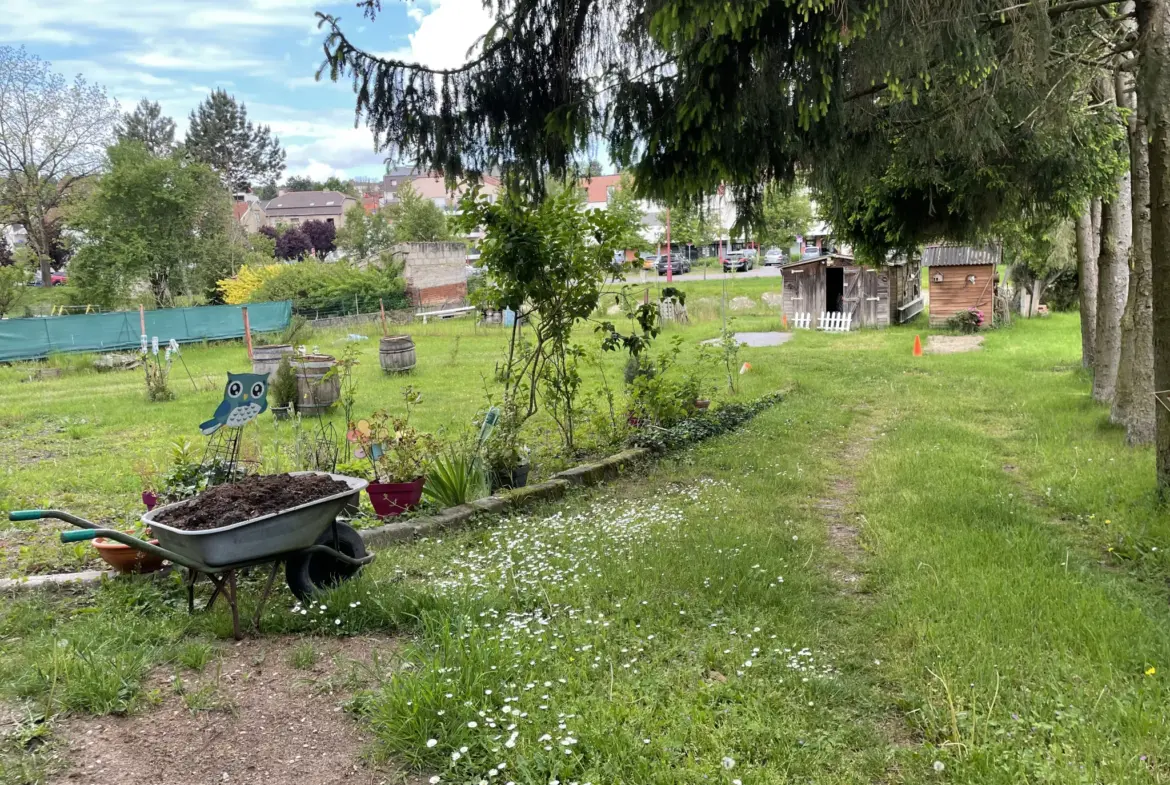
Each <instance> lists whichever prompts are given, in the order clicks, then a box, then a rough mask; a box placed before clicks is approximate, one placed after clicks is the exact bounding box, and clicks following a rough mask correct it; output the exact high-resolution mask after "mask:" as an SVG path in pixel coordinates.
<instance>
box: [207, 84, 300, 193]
mask: <svg viewBox="0 0 1170 785" xmlns="http://www.w3.org/2000/svg"><path fill="white" fill-rule="evenodd" d="M186 144H187V151H188V152H189V153H190V154H191V155H192V156H193V157H194V158H195V159H197V160H199V161H202V162H203V163H205V164H207V165H208V166H210V167H211V168H212V169H214V170H215V171H216V172H219V175H220V177H221V178H222V179H223V183H224V185H225V186H227V187H228V188H229V189H231V190H232V191H246V190H248V188H249V186H250V185H251V184H252V183H255V182H260V183H270V182H273V181H275V180H277V179H278V178H279V177H280V174H281V172H283V171H284V158H285V154H284V149H283V148H281V146H280V140H279V139H277V138H276V137H275V136H273V135H272V132H271V130H270V129H269V128H268V126H266V125H262V126H258V127H257V126H254V125H252V123H251V122H250V121H249V120H248V109H247V107H246V106H245V105H244V104H243V103H237V102H236V99H235V98H234V97H232V96H230V95H228V94H227V93H226V92H224V91H223V90H216V91H214V92H213V93H212V94H211V95H210V96H208V97H207V99H206V100H204V101H203V103H201V104H199V106H198V107H197V108H196V109H195V111H193V112H191V118H190V120H189V121H188V127H187V143H186Z"/></svg>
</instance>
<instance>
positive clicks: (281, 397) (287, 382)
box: [269, 355, 297, 408]
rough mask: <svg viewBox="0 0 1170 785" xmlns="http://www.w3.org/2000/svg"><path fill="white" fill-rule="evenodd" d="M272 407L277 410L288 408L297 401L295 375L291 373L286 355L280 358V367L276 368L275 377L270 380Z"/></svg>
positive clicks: (290, 365)
mask: <svg viewBox="0 0 1170 785" xmlns="http://www.w3.org/2000/svg"><path fill="white" fill-rule="evenodd" d="M269 392H271V394H272V400H273V405H274V406H276V407H279V408H283V407H285V406H288V405H289V404H291V403H294V402H295V401H296V400H297V375H296V372H295V371H293V368H292V363H291V362H289V359H288V355H285V356H284V357H281V358H280V365H278V366H276V377H275V378H274V379H273V380H272V389H271V390H270V391H269Z"/></svg>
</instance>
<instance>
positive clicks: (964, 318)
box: [947, 308, 983, 333]
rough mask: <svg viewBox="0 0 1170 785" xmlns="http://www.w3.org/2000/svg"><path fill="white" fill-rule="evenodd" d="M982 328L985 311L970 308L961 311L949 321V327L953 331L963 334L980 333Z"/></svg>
mask: <svg viewBox="0 0 1170 785" xmlns="http://www.w3.org/2000/svg"><path fill="white" fill-rule="evenodd" d="M982 326H983V311H980V310H979V309H977V308H968V309H967V310H966V311H960V312H959V313H957V314H955V315H954V316H952V317H951V318H950V319H947V327H950V328H951V329H952V330H958V331H959V332H961V333H973V332H978V330H979V328H980V327H982Z"/></svg>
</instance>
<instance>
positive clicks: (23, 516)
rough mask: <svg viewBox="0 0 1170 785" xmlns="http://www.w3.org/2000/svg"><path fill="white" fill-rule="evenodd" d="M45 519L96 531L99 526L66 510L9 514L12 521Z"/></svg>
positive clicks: (24, 511)
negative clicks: (53, 519) (52, 519)
mask: <svg viewBox="0 0 1170 785" xmlns="http://www.w3.org/2000/svg"><path fill="white" fill-rule="evenodd" d="M45 518H55V519H56V520H59V521H65V522H66V523H72V524H73V525H74V526H76V527H78V528H81V529H96V528H98V526H97V524H96V523H94V522H93V521H87V520H86V519H85V518H78V517H77V516H76V515H72V514H70V513H67V512H65V511H64V510H13V511H12V512H10V513H8V520H10V521H40V520H44V519H45Z"/></svg>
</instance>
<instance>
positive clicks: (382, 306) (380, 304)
mask: <svg viewBox="0 0 1170 785" xmlns="http://www.w3.org/2000/svg"><path fill="white" fill-rule="evenodd" d="M378 310H379V311H381V313H382V335H383V336H386V335H389V334H390V333H388V332H387V331H386V303H384V302H382V298H381V297H379V298H378Z"/></svg>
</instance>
